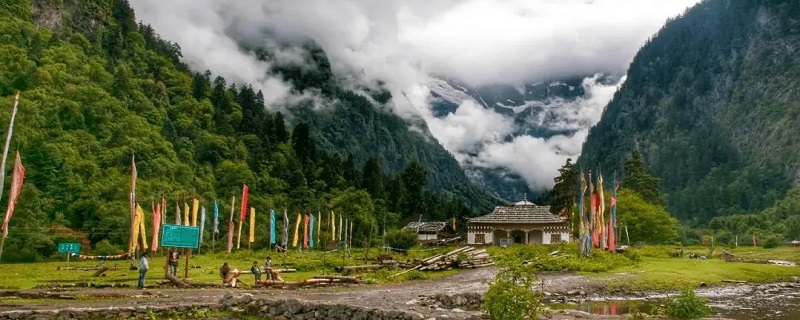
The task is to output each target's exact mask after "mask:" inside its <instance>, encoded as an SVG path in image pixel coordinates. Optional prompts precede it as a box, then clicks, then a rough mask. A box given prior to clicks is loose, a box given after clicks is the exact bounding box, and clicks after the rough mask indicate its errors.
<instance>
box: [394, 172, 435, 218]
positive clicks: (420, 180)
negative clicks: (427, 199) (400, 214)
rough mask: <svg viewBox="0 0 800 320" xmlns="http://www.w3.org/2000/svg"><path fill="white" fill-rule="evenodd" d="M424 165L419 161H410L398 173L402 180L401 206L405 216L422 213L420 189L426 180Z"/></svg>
mask: <svg viewBox="0 0 800 320" xmlns="http://www.w3.org/2000/svg"><path fill="white" fill-rule="evenodd" d="M427 175H428V174H427V172H426V171H425V167H423V166H422V164H421V163H419V161H414V162H411V163H410V164H409V165H408V166H407V167H406V168H405V169H404V170H403V172H402V173H401V174H400V177H401V180H402V182H403V190H404V191H405V192H404V194H403V196H404V200H403V206H404V211H405V214H406V216H415V215H418V214H423V213H424V212H423V210H422V209H423V203H422V201H420V200H421V199H422V191H423V189H424V188H425V182H426V181H427Z"/></svg>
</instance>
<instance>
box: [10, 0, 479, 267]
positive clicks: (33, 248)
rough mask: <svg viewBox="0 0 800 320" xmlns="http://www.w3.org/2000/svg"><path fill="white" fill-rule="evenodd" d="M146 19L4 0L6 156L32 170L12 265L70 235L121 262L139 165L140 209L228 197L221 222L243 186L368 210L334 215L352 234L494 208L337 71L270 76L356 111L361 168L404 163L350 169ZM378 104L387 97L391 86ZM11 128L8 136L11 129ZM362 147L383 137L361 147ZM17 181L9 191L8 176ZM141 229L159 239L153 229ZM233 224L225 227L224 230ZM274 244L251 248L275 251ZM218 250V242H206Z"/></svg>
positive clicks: (296, 200)
mask: <svg viewBox="0 0 800 320" xmlns="http://www.w3.org/2000/svg"><path fill="white" fill-rule="evenodd" d="M135 21H136V20H135V17H134V13H133V10H132V9H131V8H130V6H129V5H128V2H127V1H126V0H110V1H103V2H95V1H50V0H11V1H2V2H0V39H2V41H0V62H2V63H0V106H2V108H0V109H1V110H3V112H0V122H2V123H4V124H7V123H8V121H9V118H10V110H11V104H12V103H13V97H12V96H10V95H11V94H13V92H14V91H16V90H20V91H21V98H20V109H19V114H18V115H17V118H16V122H15V127H14V129H15V130H14V135H13V138H12V143H11V147H12V148H11V154H10V155H11V157H10V158H13V157H14V152H15V151H19V152H20V155H21V159H22V163H23V165H24V166H25V167H26V173H25V182H24V186H23V188H22V192H21V195H20V198H19V200H18V203H17V205H16V209H15V211H14V216H13V218H12V220H11V222H10V226H9V229H10V230H11V231H10V232H9V237H8V239H7V241H6V242H5V248H4V254H3V259H4V262H6V261H26V260H35V259H37V258H41V257H47V256H50V255H52V254H54V251H55V248H56V246H55V243H57V242H64V241H80V242H82V243H83V244H84V246H83V247H84V248H85V250H86V251H89V250H99V252H102V253H103V254H119V253H121V252H124V251H125V249H123V248H124V246H125V245H126V243H127V242H128V237H129V231H128V230H129V223H130V221H129V220H130V211H129V185H130V173H131V170H132V166H131V156H132V155H135V157H136V168H137V171H138V181H137V190H136V194H137V200H138V203H139V204H140V205H141V206H142V207H143V208H144V209H145V211H146V212H147V215H148V217H152V216H151V215H150V213H151V209H152V205H154V203H155V202H159V201H160V200H161V199H162V198H165V200H166V201H167V208H166V213H165V214H166V216H167V218H168V221H173V220H171V219H173V218H174V217H175V211H176V210H175V209H174V208H176V207H183V205H184V203H187V202H188V203H191V199H192V198H199V199H200V201H201V204H202V205H203V206H205V207H206V208H207V209H211V207H212V206H213V204H212V201H213V200H215V199H219V200H220V201H219V207H220V212H221V214H220V218H221V219H225V218H227V217H228V215H227V214H226V213H227V212H230V211H231V209H232V208H231V207H230V202H229V201H230V199H231V197H233V196H235V197H237V198H238V197H240V196H241V194H242V190H241V188H242V184H243V183H244V184H247V185H248V187H249V190H250V195H249V202H248V203H249V206H251V207H252V208H256V211H257V212H258V213H259V214H263V213H266V212H268V211H267V210H268V209H269V208H275V209H280V208H285V209H286V210H289V211H304V212H313V211H322V212H324V211H325V208H328V206H329V205H330V204H333V205H334V206H335V205H336V204H337V203H339V204H351V203H353V204H357V205H349V206H348V207H347V210H339V209H338V208H337V207H334V208H333V209H334V210H338V211H337V212H338V213H341V214H343V215H344V216H345V217H348V218H352V219H351V221H353V220H355V227H354V231H355V234H356V235H357V236H356V237H354V238H355V239H363V238H364V237H362V236H366V235H367V233H369V232H373V233H377V232H378V231H379V230H380V228H379V227H388V228H392V227H396V226H397V225H398V224H399V223H401V222H402V220H403V219H411V218H412V215H414V214H420V213H421V214H430V217H431V218H439V219H444V218H450V217H453V216H454V215H455V216H459V217H460V216H465V215H472V214H477V212H476V210H475V208H476V207H465V206H464V204H463V202H464V201H471V202H470V203H479V202H481V201H483V204H484V205H486V206H488V205H493V204H494V203H490V202H494V201H493V199H491V197H489V196H488V195H487V194H485V193H482V192H481V191H480V190H478V189H477V188H475V187H474V186H472V185H470V184H469V183H468V181H467V180H466V178H465V177H464V174H463V172H462V171H461V170H460V168H458V166H457V164H455V160H453V159H452V157H449V155H448V154H447V152H445V151H444V150H443V149H442V148H441V146H438V145H437V144H436V143H435V141H433V142H427V141H425V139H424V136H422V135H419V134H416V133H412V132H410V131H409V127H408V125H407V124H405V123H404V122H402V121H401V120H400V119H399V118H398V117H396V116H393V115H390V114H388V113H383V112H380V111H378V110H377V108H375V104H373V103H371V102H368V101H367V100H366V99H364V98H363V97H359V96H357V95H354V94H353V93H352V92H349V91H346V90H343V89H342V88H340V87H339V86H337V85H336V83H335V82H326V81H325V80H326V77H329V70H326V69H324V68H322V69H317V70H316V71H315V72H312V73H310V74H307V73H297V70H295V69H292V68H284V69H280V70H275V71H274V72H276V74H282V75H283V76H285V77H286V78H287V79H289V78H291V79H292V82H293V83H294V84H295V89H296V90H300V91H301V90H304V89H305V86H310V85H313V86H316V87H317V88H319V89H320V91H321V92H322V94H327V95H336V97H337V98H340V99H341V100H342V101H347V104H345V103H340V104H339V105H338V106H337V108H339V109H347V107H349V108H352V109H357V110H353V111H357V112H350V110H346V111H340V112H345V113H344V114H346V115H347V116H351V117H353V118H356V119H361V120H363V122H362V123H360V124H359V125H358V126H354V125H352V126H348V127H346V128H347V130H345V129H340V131H335V132H336V133H337V134H340V135H341V138H342V139H344V140H343V141H349V142H351V143H354V145H339V146H336V148H339V149H336V150H344V151H347V150H358V151H359V152H360V153H359V154H358V156H359V157H362V159H359V160H362V161H364V158H370V157H371V158H380V157H384V156H386V155H387V154H388V153H395V154H394V156H395V157H396V158H398V159H401V160H400V161H386V162H385V164H383V168H388V169H389V170H385V172H384V170H382V168H381V166H380V164H375V162H373V164H372V165H371V166H370V167H367V166H366V165H364V166H363V167H364V168H367V169H370V170H369V171H368V170H362V166H361V165H360V164H359V163H356V161H347V160H348V159H347V157H346V155H344V154H341V155H340V154H338V152H334V151H335V150H333V147H328V145H330V144H332V143H331V142H330V141H333V142H334V143H339V141H338V140H335V139H333V138H323V135H324V134H325V133H326V132H325V131H317V129H318V128H310V127H312V126H313V124H312V125H311V126H310V125H309V124H308V123H304V122H303V121H302V120H304V119H303V118H301V117H298V118H297V119H293V122H291V124H292V128H287V127H286V125H287V122H286V121H285V120H284V115H283V114H281V113H276V112H270V111H267V110H266V109H265V106H264V101H265V99H264V95H263V93H262V92H261V91H258V90H254V89H253V88H252V87H251V86H249V85H247V84H231V83H228V82H226V80H225V79H224V78H222V77H216V78H213V79H212V76H211V73H210V72H208V73H194V74H193V73H192V72H190V71H189V68H188V67H187V66H186V65H185V64H183V63H181V51H180V46H179V45H178V44H174V43H170V42H168V41H164V40H163V39H161V38H160V37H159V36H158V34H157V33H156V31H155V30H153V29H152V28H151V27H149V26H146V25H141V24H137V23H136V22H135ZM311 53H312V54H314V55H315V57H316V58H317V59H319V60H318V61H323V60H325V59H322V57H321V56H320V55H319V54H317V52H313V51H311ZM288 67H290V66H288ZM320 82H323V83H324V85H322V86H320V85H319V83H320ZM375 97H378V98H382V99H383V100H385V99H388V97H386V95H385V94H381V92H375ZM304 107H306V106H303V105H300V106H292V108H299V110H304V109H303V108H304ZM332 110H335V108H334V109H332ZM306 112H310V111H308V110H306ZM320 117H321V116H320ZM370 117H372V118H375V119H374V120H372V119H371V118H370ZM305 120H307V121H309V122H313V121H312V120H313V117H311V118H307V119H305ZM334 121H340V118H339V117H338V115H337V116H336V117H331V118H330V119H327V120H325V122H326V123H333V122H334ZM320 122H322V121H320ZM320 127H321V128H325V126H320ZM350 129H352V130H350ZM0 130H2V132H0V134H2V135H3V136H5V134H6V132H5V130H7V129H6V125H2V126H0ZM357 130H361V131H357ZM378 133H380V134H378ZM368 136H375V137H378V138H379V139H386V140H389V139H394V141H395V144H402V145H403V148H397V149H395V150H391V151H381V152H378V150H377V147H376V144H375V142H374V140H369V139H366V138H367V137H368ZM361 139H363V140H365V141H372V142H371V144H366V143H365V144H363V145H362V144H357V142H360V141H361ZM326 140H329V141H326ZM342 153H344V152H342ZM413 159H418V160H419V161H421V162H425V163H423V165H424V166H425V167H426V168H424V169H423V168H421V166H419V165H418V164H416V163H415V162H414V161H412V160H413ZM367 163H369V162H367ZM11 167H13V166H11V165H9V166H7V170H9V171H10V170H11ZM401 170H402V172H400V171H401ZM448 170H450V171H448ZM362 171H364V174H363V175H362V174H361V172H362ZM424 171H427V176H425V175H423V174H422V173H424ZM6 178H7V179H6V181H5V183H8V182H9V181H10V180H11V174H10V173H9V172H7V174H6ZM459 179H460V180H459ZM425 181H428V186H429V187H428V188H425ZM365 182H367V183H365ZM382 188H384V189H382ZM434 188H436V189H437V190H447V191H448V192H450V193H451V194H443V192H433V191H434V190H432V189H434ZM360 189H363V190H360ZM6 190H8V189H6ZM365 190H366V192H365ZM7 198H8V197H3V201H4V202H5V201H7ZM223 199H227V201H226V200H223ZM487 199H488V200H487ZM462 200H463V201H462ZM236 204H237V205H238V204H239V201H238V200H237V203H236ZM0 205H4V203H3V204H0ZM373 208H374V209H373ZM236 209H238V207H237V208H236ZM379 214H380V215H381V216H382V217H387V216H388V219H386V220H384V221H387V224H386V225H380V226H377V225H376V224H377V222H376V220H377V219H376V217H377V216H378V215H379ZM413 218H416V217H413ZM426 218H427V217H426ZM210 220H211V219H209V221H207V223H209V225H210V223H211V221H210ZM145 221H146V222H145V223H146V225H147V227H146V230H148V234H149V231H150V230H151V229H150V227H151V226H150V224H151V222H152V219H151V218H150V219H145ZM259 221H264V220H259ZM243 224H244V225H245V226H247V224H248V222H247V221H245V222H244V223H243ZM227 229H228V228H227V224H225V223H221V224H220V232H222V233H223V234H224V233H226V232H227V231H228V230H227ZM266 232H267V224H264V223H259V224H257V226H256V234H258V235H264V234H266ZM206 237H210V234H208V233H207V234H206ZM262 240H263V238H259V240H257V241H256V243H255V244H254V246H253V248H254V249H261V248H264V247H265V246H266V242H265V241H262ZM355 241H358V240H355ZM211 243H212V242H211V241H210V238H209V239H208V241H204V242H203V246H206V245H209V246H210V245H211ZM218 247H219V246H218ZM203 250H206V248H204V249H203ZM97 252H98V251H95V253H97Z"/></svg>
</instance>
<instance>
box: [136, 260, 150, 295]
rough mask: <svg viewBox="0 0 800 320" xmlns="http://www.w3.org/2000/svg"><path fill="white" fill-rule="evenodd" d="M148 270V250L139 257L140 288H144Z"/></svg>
mask: <svg viewBox="0 0 800 320" xmlns="http://www.w3.org/2000/svg"><path fill="white" fill-rule="evenodd" d="M147 270H150V261H149V260H148V259H147V251H145V252H144V253H142V257H141V258H139V285H138V287H139V289H144V278H145V276H146V275H147Z"/></svg>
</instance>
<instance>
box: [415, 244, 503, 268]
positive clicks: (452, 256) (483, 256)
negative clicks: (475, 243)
mask: <svg viewBox="0 0 800 320" xmlns="http://www.w3.org/2000/svg"><path fill="white" fill-rule="evenodd" d="M493 264H494V262H493V261H492V257H491V256H490V255H489V254H488V253H486V249H479V250H476V249H475V248H474V247H470V246H466V247H461V248H458V249H456V250H453V251H450V252H448V253H444V254H438V255H435V256H432V257H428V258H426V259H423V260H422V261H420V265H419V267H418V268H417V269H418V270H423V271H441V270H450V269H452V268H454V267H455V268H469V269H473V268H480V267H485V266H491V265H493Z"/></svg>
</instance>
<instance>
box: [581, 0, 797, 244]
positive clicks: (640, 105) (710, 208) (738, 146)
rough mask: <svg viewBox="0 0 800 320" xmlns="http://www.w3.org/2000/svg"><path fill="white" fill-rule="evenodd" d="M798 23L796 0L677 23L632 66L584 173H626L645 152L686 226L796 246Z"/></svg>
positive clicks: (740, 6) (704, 12)
mask: <svg viewBox="0 0 800 320" xmlns="http://www.w3.org/2000/svg"><path fill="white" fill-rule="evenodd" d="M798 17H800V2H798V1H793V0H783V1H781V0H768V1H756V0H742V1H734V0H705V1H702V2H700V3H699V4H698V5H697V6H695V7H693V8H691V9H689V10H688V11H687V12H685V13H684V14H683V15H681V16H679V17H677V18H675V19H672V20H670V21H668V23H667V24H666V25H665V26H664V27H663V28H662V29H661V30H660V31H659V32H658V33H657V34H656V35H655V36H653V37H652V38H651V39H650V40H649V41H648V42H647V43H646V44H645V45H644V46H643V47H642V49H641V50H640V51H639V53H638V54H637V55H636V56H635V58H634V60H633V62H632V63H631V65H630V69H629V71H628V78H627V81H626V82H625V84H624V85H623V86H622V88H620V90H619V91H618V92H617V93H616V94H615V96H614V98H613V100H612V101H611V102H610V103H609V105H608V106H607V108H606V110H605V112H604V114H603V116H602V119H601V121H600V122H599V123H598V124H597V126H596V127H594V128H593V129H591V131H590V133H589V136H588V138H587V141H586V142H585V144H584V147H583V151H582V155H581V157H580V159H579V161H578V163H579V167H581V168H589V167H602V168H603V169H604V170H605V171H606V172H610V171H613V170H619V171H620V172H621V169H622V165H623V163H624V162H625V161H626V159H628V158H629V157H630V154H631V152H632V151H633V150H638V151H639V152H641V154H642V156H643V158H644V160H645V163H647V166H648V170H649V171H650V172H652V174H653V175H655V176H656V177H658V178H660V181H661V184H660V186H661V190H662V191H663V192H664V193H665V194H666V205H667V209H668V211H669V212H670V213H671V214H672V215H674V216H675V217H678V218H679V219H681V220H682V221H684V222H685V223H686V225H687V226H690V227H693V228H700V229H701V231H699V232H700V233H705V234H712V235H713V234H718V236H719V237H720V239H722V238H724V239H725V240H726V241H727V240H730V242H733V241H734V238H735V236H736V235H738V236H739V237H743V236H749V235H751V234H756V235H763V236H767V237H776V239H778V240H776V241H785V240H792V239H796V237H798V236H800V234H798V232H800V231H798V229H797V227H796V226H797V225H798V222H797V221H800V216H799V215H800V210H798V209H800V208H798V205H797V203H798V201H799V200H800V196H798V190H797V188H798V181H800V179H798V177H800V153H798V152H797V147H798V141H800V140H798V139H797V137H798V135H800V129H798V128H800V90H798V88H800V82H798V81H800V54H798V52H797V50H798V49H797V48H799V47H800V19H799V18H798ZM790 223H791V224H790Z"/></svg>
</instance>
